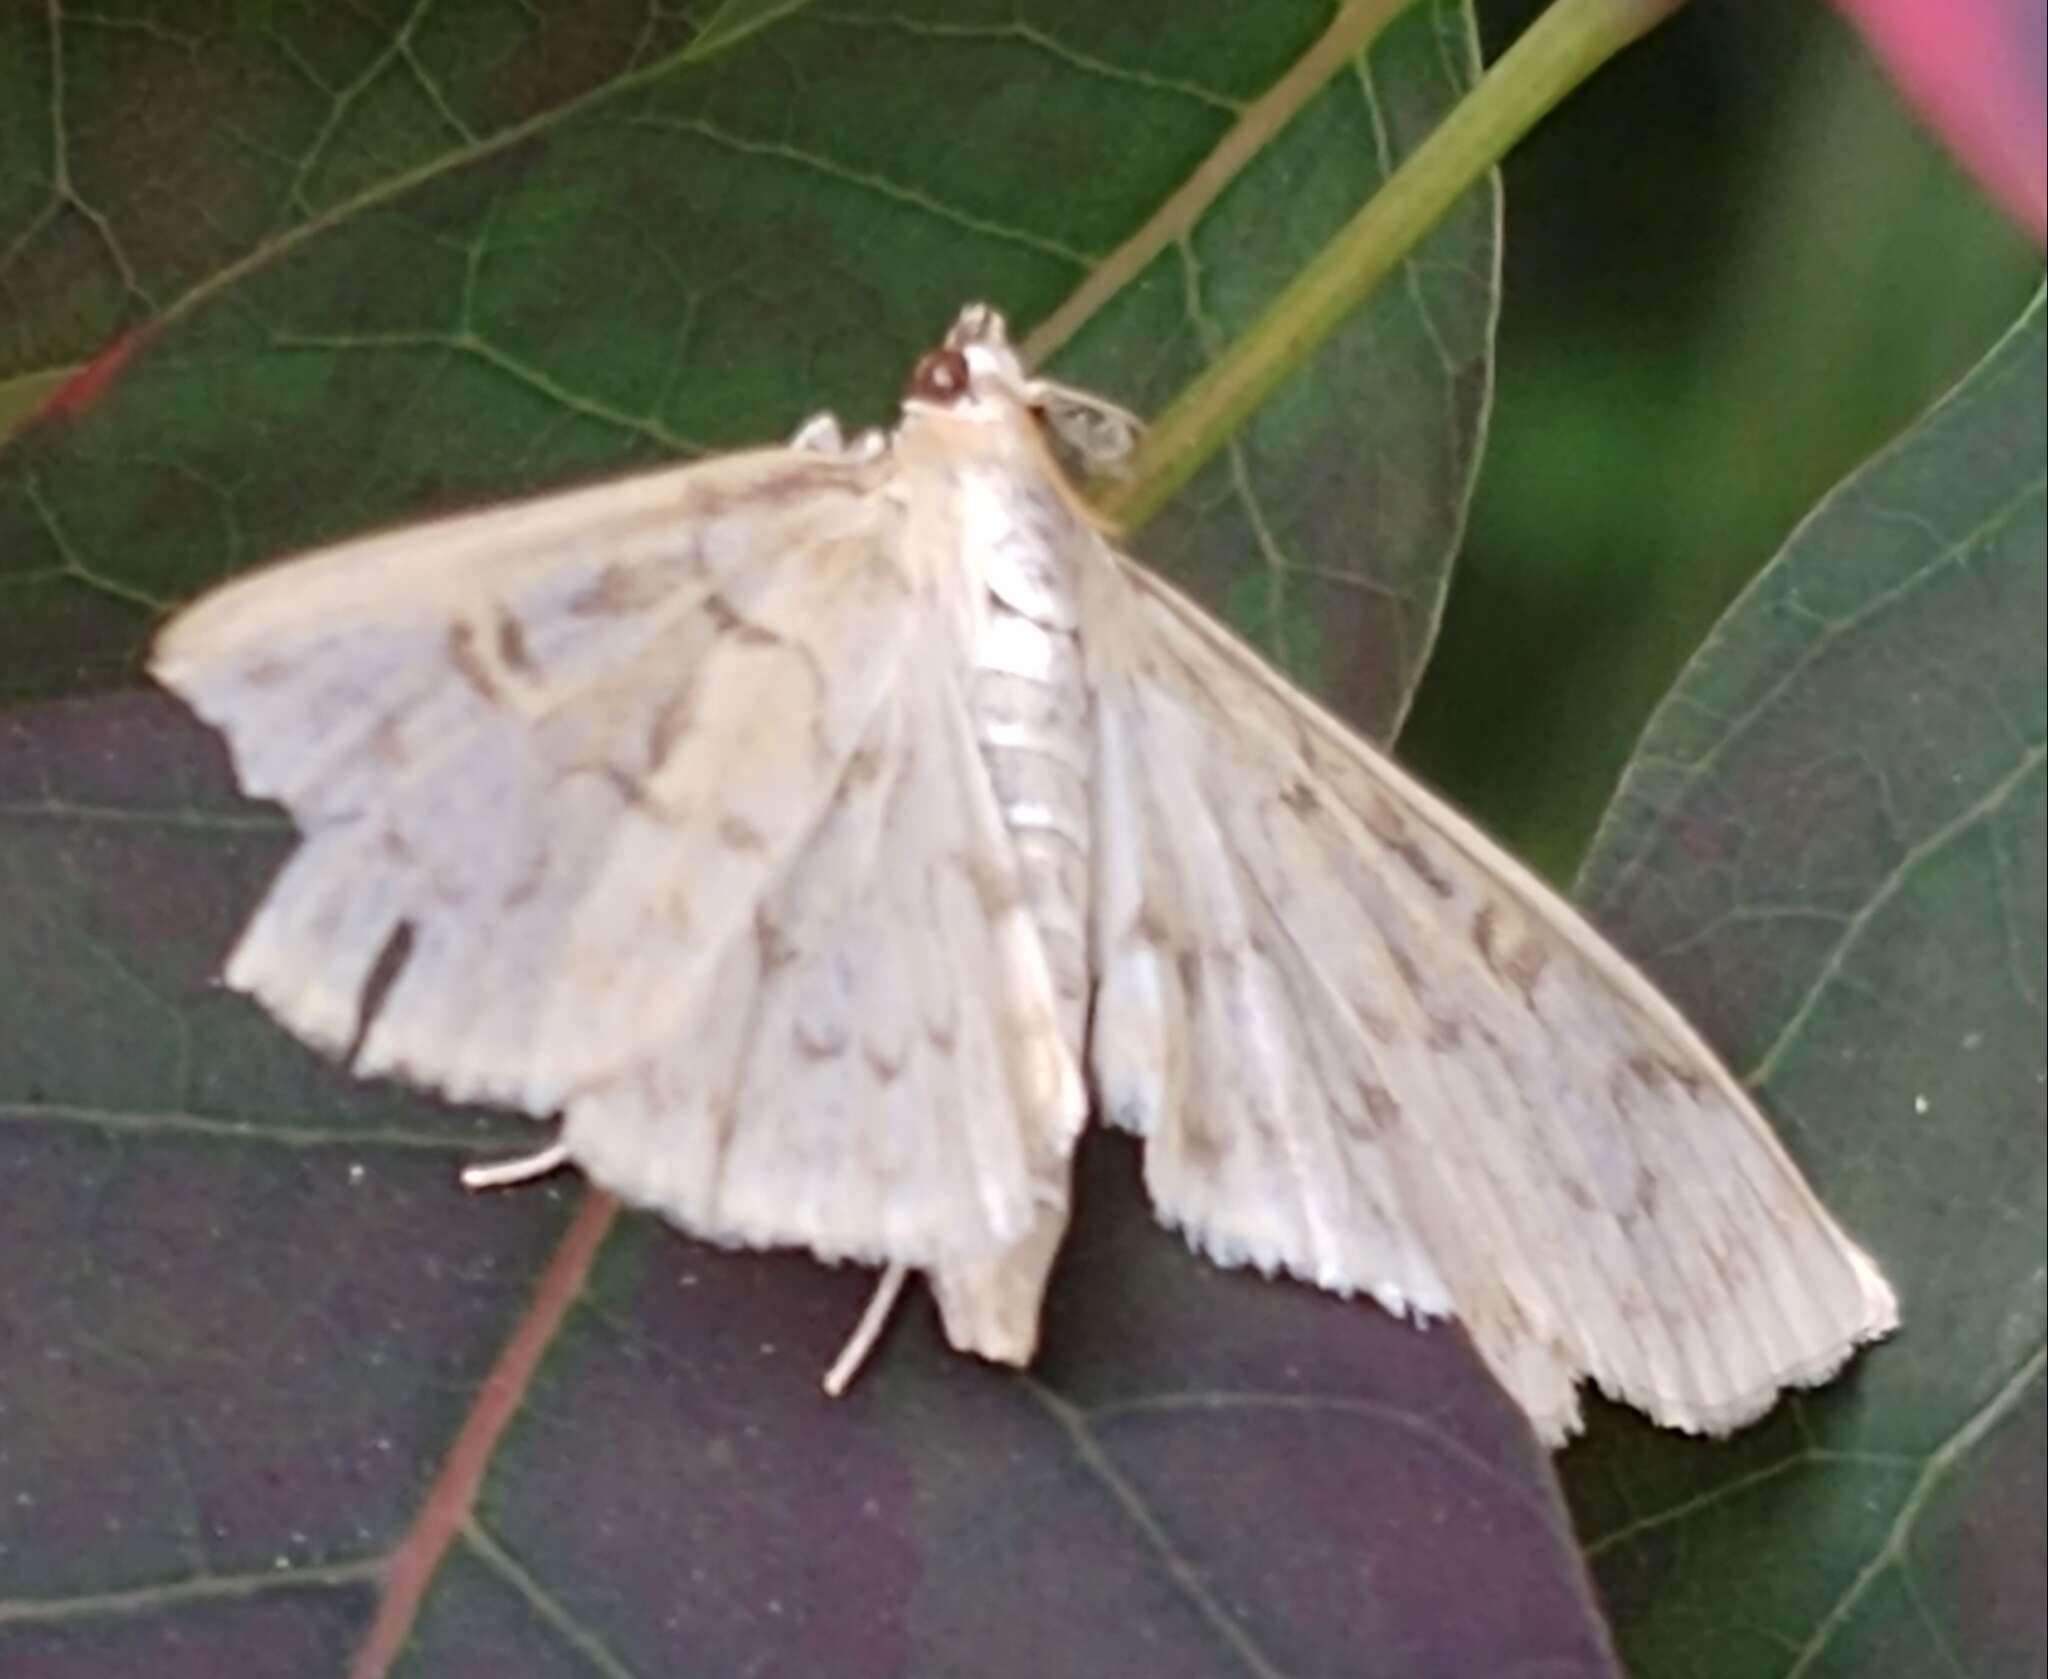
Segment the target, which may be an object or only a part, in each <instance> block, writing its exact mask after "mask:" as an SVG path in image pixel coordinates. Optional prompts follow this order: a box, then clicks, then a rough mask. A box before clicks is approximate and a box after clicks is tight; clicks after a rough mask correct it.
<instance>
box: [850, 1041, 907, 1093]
mask: <svg viewBox="0 0 2048 1679" xmlns="http://www.w3.org/2000/svg"><path fill="white" fill-rule="evenodd" d="M861 1059H862V1060H863V1061H865V1062H866V1063H867V1065H868V1071H869V1072H871V1073H873V1074H874V1075H875V1082H876V1083H877V1084H880V1085H883V1086H887V1085H892V1084H894V1083H895V1082H896V1081H897V1080H898V1079H899V1078H901V1077H902V1076H903V1069H904V1067H905V1066H906V1065H907V1064H908V1063H909V1061H910V1052H909V1051H908V1050H907V1049H906V1050H899V1051H898V1052H897V1053H896V1054H894V1055H887V1054H884V1053H883V1052H882V1051H881V1050H879V1049H877V1048H876V1047H875V1046H874V1045H873V1044H863V1045H862V1046H861Z"/></svg>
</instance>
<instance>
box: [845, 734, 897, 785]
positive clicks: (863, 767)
mask: <svg viewBox="0 0 2048 1679" xmlns="http://www.w3.org/2000/svg"><path fill="white" fill-rule="evenodd" d="M886 762H887V754H886V753H884V752H883V750H882V749H881V747H879V746H877V745H875V744H873V743H872V742H870V743H869V744H868V745H866V746H863V747H861V748H860V749H859V750H858V751H857V752H855V753H854V755H853V756H852V757H851V758H849V759H847V760H846V788H847V791H849V792H852V791H855V790H856V789H858V788H862V787H866V786H868V785H869V784H870V783H872V782H873V781H875V780H876V778H877V777H879V776H880V775H881V773H882V768H883V765H884V764H885V763H886Z"/></svg>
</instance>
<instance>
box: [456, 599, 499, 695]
mask: <svg viewBox="0 0 2048 1679" xmlns="http://www.w3.org/2000/svg"><path fill="white" fill-rule="evenodd" d="M448 659H449V662H450V663H451V664H453V665H454V666H455V673H456V675H458V676H460V677H461V678H462V680H463V681H465V682H467V683H468V684H469V685H470V687H471V688H473V689H475V690H476V693H477V696H478V697H479V698H480V699H482V700H483V702H484V703H485V704H486V705H502V704H504V699H505V696H504V694H503V692H502V691H501V690H500V689H499V687H498V679H497V677H496V676H495V675H493V674H492V671H491V667H490V666H489V664H487V663H486V662H485V660H484V656H483V652H482V650H481V649H480V648H479V647H478V646H477V644H476V626H475V625H474V624H471V623H470V622H468V620H466V619H459V620H457V621H456V622H455V623H453V624H450V625H449V626H448Z"/></svg>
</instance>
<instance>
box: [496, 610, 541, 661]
mask: <svg viewBox="0 0 2048 1679" xmlns="http://www.w3.org/2000/svg"><path fill="white" fill-rule="evenodd" d="M492 622H493V627H494V629H495V632H496V635H497V643H498V662H499V663H500V664H501V665H503V666H504V667H505V668H506V669H507V670H509V671H511V672H512V673H513V674H514V675H517V676H525V677H531V676H535V675H537V674H538V671H537V669H536V667H535V665H534V662H533V652H532V650H531V649H530V648H529V647H528V646H527V645H526V631H525V629H524V627H523V626H522V625H521V624H520V622H519V620H518V619H517V618H515V617H513V616H512V614H511V613H509V612H507V611H506V610H505V609H504V608H503V607H502V606H501V607H499V608H498V610H497V613H496V616H495V617H494V618H493V620H492Z"/></svg>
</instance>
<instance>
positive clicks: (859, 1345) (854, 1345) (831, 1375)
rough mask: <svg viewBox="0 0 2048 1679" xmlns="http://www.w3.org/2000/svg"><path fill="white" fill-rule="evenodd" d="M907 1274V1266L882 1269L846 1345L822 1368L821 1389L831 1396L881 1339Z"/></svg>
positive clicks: (835, 1395) (841, 1388) (847, 1381)
mask: <svg viewBox="0 0 2048 1679" xmlns="http://www.w3.org/2000/svg"><path fill="white" fill-rule="evenodd" d="M909 1277H910V1267H909V1266H907V1265H892V1266H890V1267H889V1269H888V1270H886V1271H884V1272H883V1273H882V1280H881V1281H880V1282H878V1283H876V1284H875V1292H874V1293H873V1294H872V1295H871V1296H869V1298H868V1308H867V1310H866V1311H864V1312H862V1313H861V1315H860V1322H859V1323H857V1324H855V1325H854V1326H853V1333H852V1334H851V1335H849V1336H848V1337H847V1338H846V1345H845V1346H844V1347H843V1348H842V1349H841V1350H840V1353H839V1356H838V1357H837V1358H835V1359H834V1360H833V1361H832V1368H831V1369H830V1370H827V1371H826V1372H825V1391H826V1392H827V1393H829V1394H830V1395H831V1396H832V1397H833V1398H834V1399H837V1398H838V1397H839V1396H840V1395H841V1394H842V1393H844V1392H845V1391H846V1390H847V1388H848V1387H850V1386H851V1385H852V1383H853V1378H854V1377H855V1376H856V1375H858V1374H859V1373H860V1367H861V1366H862V1365H863V1364H865V1363H866V1362H867V1359H868V1354H869V1353H871V1352H873V1351H874V1350H875V1342H876V1341H878V1340H879V1339H881V1334H882V1330H883V1328H884V1327H885V1326H886V1325H887V1324H888V1322H889V1314H890V1313H891V1312H893V1311H894V1310H895V1309H896V1301H897V1299H898V1298H899V1297H900V1296H901V1295H902V1293H903V1285H904V1283H905V1282H906V1281H908V1280H909Z"/></svg>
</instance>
